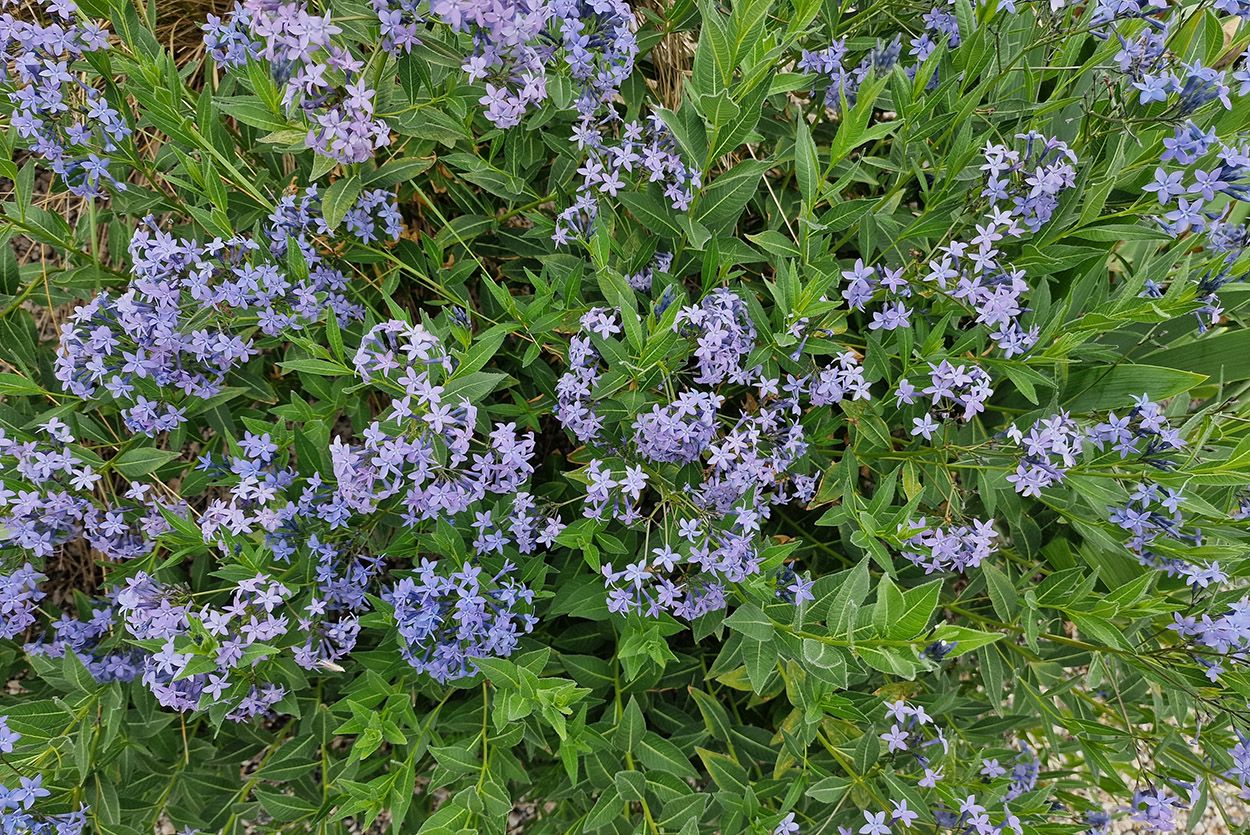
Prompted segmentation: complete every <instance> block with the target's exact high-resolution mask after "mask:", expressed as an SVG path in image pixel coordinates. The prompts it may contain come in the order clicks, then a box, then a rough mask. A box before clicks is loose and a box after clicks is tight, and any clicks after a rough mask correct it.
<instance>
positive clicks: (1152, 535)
mask: <svg viewBox="0 0 1250 835" xmlns="http://www.w3.org/2000/svg"><path fill="white" fill-rule="evenodd" d="M1183 500H1184V496H1182V494H1181V493H1180V491H1178V490H1173V489H1172V488H1170V487H1166V488H1160V487H1159V485H1157V484H1153V483H1151V482H1144V483H1142V484H1139V485H1137V487H1136V489H1134V490H1133V493H1132V495H1131V496H1130V497H1129V500H1128V501H1127V502H1126V503H1125V504H1124V505H1122V506H1120V507H1114V508H1112V509H1111V522H1112V524H1114V525H1117V526H1119V527H1120V528H1122V529H1123V530H1125V531H1127V532H1128V533H1129V538H1128V541H1127V542H1126V543H1125V545H1126V546H1127V547H1128V549H1129V550H1130V551H1132V552H1133V554H1134V555H1135V556H1136V557H1137V559H1138V561H1139V562H1140V563H1141V564H1142V565H1145V566H1148V567H1150V568H1157V569H1159V570H1161V571H1165V572H1166V573H1168V574H1170V575H1180V576H1184V577H1185V578H1186V582H1188V583H1189V584H1190V585H1193V586H1198V587H1201V588H1206V587H1207V586H1209V585H1211V584H1213V583H1215V584H1219V583H1223V582H1224V581H1225V580H1227V579H1228V577H1227V576H1226V575H1225V574H1224V572H1223V571H1221V570H1220V564H1219V563H1218V562H1216V563H1212V564H1211V565H1204V566H1199V565H1196V564H1194V563H1191V562H1189V561H1187V560H1185V559H1182V558H1180V557H1167V556H1163V555H1161V554H1160V553H1158V548H1159V547H1160V546H1162V545H1163V543H1164V542H1168V541H1170V542H1172V543H1177V544H1183V546H1182V547H1189V546H1193V547H1198V546H1201V545H1202V533H1201V532H1197V531H1196V532H1194V533H1188V532H1186V531H1185V529H1184V526H1185V517H1184V515H1183V514H1182V513H1181V510H1180V504H1181V502H1182V501H1183Z"/></svg>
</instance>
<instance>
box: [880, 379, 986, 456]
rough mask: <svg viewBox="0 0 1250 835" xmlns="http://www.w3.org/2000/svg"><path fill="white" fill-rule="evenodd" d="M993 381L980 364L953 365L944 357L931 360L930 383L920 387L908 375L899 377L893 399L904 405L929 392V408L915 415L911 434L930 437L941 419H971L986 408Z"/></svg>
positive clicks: (910, 403) (928, 438) (927, 438)
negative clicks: (920, 414) (919, 415)
mask: <svg viewBox="0 0 1250 835" xmlns="http://www.w3.org/2000/svg"><path fill="white" fill-rule="evenodd" d="M990 382H991V379H990V375H989V374H988V373H987V372H986V371H985V370H984V369H983V368H980V367H979V366H975V365H972V366H965V365H951V363H950V361H949V360H942V361H941V362H939V363H936V364H935V363H929V385H927V386H925V387H924V388H923V389H917V388H916V386H915V385H914V384H913V383H912V382H911V380H909V379H908V378H906V377H904V378H903V379H901V380H899V383H898V387H897V388H896V389H895V391H894V399H895V401H896V402H897V403H898V404H899V405H900V406H902V405H903V404H907V405H912V404H914V403H915V402H916V401H917V399H918V398H919V396H920V395H922V394H923V395H928V396H929V398H930V404H931V408H930V411H929V412H928V413H926V414H925V415H924V416H923V417H919V418H913V419H912V424H913V426H912V430H911V434H912V435H923V436H924V438H925V440H931V439H932V438H933V433H934V432H936V431H937V430H938V428H939V427H940V422H942V421H947V420H950V419H952V418H955V419H959V420H965V421H968V420H972V418H973V417H975V416H976V415H977V414H978V413H980V412H983V411H984V410H985V403H986V401H987V400H989V398H990V396H991V395H992V394H994V389H993V388H992V387H991V386H990ZM935 417H936V418H937V420H934V418H935Z"/></svg>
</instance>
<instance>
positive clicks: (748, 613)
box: [725, 603, 777, 641]
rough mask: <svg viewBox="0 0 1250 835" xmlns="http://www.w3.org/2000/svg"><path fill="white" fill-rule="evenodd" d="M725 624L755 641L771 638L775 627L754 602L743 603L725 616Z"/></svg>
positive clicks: (774, 632)
mask: <svg viewBox="0 0 1250 835" xmlns="http://www.w3.org/2000/svg"><path fill="white" fill-rule="evenodd" d="M725 625H726V626H728V627H729V628H730V629H732V630H734V631H735V632H741V633H742V634H743V635H746V636H747V637H748V638H751V639H752V640H755V641H768V640H771V639H772V637H773V635H774V634H776V631H777V630H776V627H775V626H774V625H773V622H772V620H770V619H769V617H768V615H766V614H764V611H763V610H762V609H760V607H759V606H756V605H755V604H754V603H743V604H742V605H741V606H739V607H738V608H737V609H735V610H734V612H733V614H732V615H730V616H729V617H727V618H725Z"/></svg>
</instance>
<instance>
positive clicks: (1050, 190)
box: [981, 131, 1076, 232]
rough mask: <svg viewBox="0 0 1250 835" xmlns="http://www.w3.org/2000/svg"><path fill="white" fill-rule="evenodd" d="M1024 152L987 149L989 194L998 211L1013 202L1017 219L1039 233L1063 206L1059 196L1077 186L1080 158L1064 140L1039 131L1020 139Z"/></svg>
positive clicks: (985, 168)
mask: <svg viewBox="0 0 1250 835" xmlns="http://www.w3.org/2000/svg"><path fill="white" fill-rule="evenodd" d="M1016 139H1017V140H1022V141H1023V142H1024V151H1023V152H1021V151H1018V150H1015V149H1013V148H1008V147H1007V146H1005V145H986V147H985V151H984V155H985V164H984V165H983V166H981V170H982V171H985V172H986V184H985V190H984V191H982V196H984V197H987V198H989V200H990V204H991V205H992V206H993V207H994V208H1001V206H1002V204H1004V203H1007V202H1009V201H1010V203H1011V207H1012V212H1013V214H1014V215H1015V217H1016V218H1017V219H1018V220H1019V221H1020V222H1021V223H1023V224H1024V225H1025V226H1027V227H1028V228H1029V230H1030V231H1032V232H1037V231H1038V230H1040V229H1041V228H1042V226H1044V225H1045V224H1046V223H1047V222H1049V221H1050V219H1051V217H1052V216H1053V215H1054V213H1055V209H1056V208H1058V206H1059V195H1060V194H1061V193H1062V192H1063V191H1064V190H1065V189H1070V188H1072V187H1073V186H1075V185H1076V168H1075V165H1076V154H1074V153H1072V149H1071V148H1069V147H1068V144H1067V143H1066V142H1064V141H1063V140H1060V139H1054V138H1051V137H1047V136H1044V135H1043V134H1040V133H1038V132H1036V131H1030V132H1028V133H1022V134H1017V135H1016Z"/></svg>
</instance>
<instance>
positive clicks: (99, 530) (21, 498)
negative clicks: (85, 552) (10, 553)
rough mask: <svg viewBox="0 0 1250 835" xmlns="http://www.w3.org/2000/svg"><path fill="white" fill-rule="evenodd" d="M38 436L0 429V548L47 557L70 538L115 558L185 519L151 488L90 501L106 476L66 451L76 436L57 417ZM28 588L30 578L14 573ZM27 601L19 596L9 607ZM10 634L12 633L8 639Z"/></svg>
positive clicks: (136, 552)
mask: <svg viewBox="0 0 1250 835" xmlns="http://www.w3.org/2000/svg"><path fill="white" fill-rule="evenodd" d="M39 434H40V439H39V440H35V441H16V440H13V439H12V438H9V437H8V436H7V435H6V434H5V433H4V432H3V430H0V462H3V463H4V465H5V467H6V470H5V472H6V475H5V478H4V479H3V481H0V510H2V511H3V512H2V514H0V543H4V544H6V545H10V546H16V547H18V548H22V549H25V550H29V551H30V552H31V553H32V554H34V555H35V556H39V557H47V556H49V555H51V554H52V552H53V550H54V549H55V548H56V547H58V546H61V545H64V544H65V543H67V542H69V541H71V540H77V539H82V540H83V541H84V542H85V543H86V544H87V545H88V546H90V547H91V548H94V549H95V550H97V551H99V552H100V553H102V554H103V555H104V556H106V557H108V558H110V559H115V560H127V559H133V558H135V557H139V556H143V555H144V554H147V553H148V552H149V551H151V550H152V547H153V543H154V542H155V540H156V538H157V537H159V536H160V535H161V534H163V533H165V532H166V531H168V530H169V529H170V525H169V522H168V520H167V519H166V517H165V514H166V513H176V514H179V515H182V514H185V512H186V510H185V505H184V504H183V503H182V502H181V501H171V500H167V499H165V498H162V497H161V495H160V493H158V491H157V489H155V488H154V487H153V485H151V484H144V483H140V482H131V483H130V485H129V487H128V488H127V489H126V490H125V491H124V492H123V493H122V494H121V495H120V496H114V500H113V502H112V504H111V506H109V505H106V506H104V507H101V506H99V505H98V504H97V503H96V502H95V501H94V500H93V494H94V491H95V488H96V484H97V483H99V482H100V481H101V480H102V479H103V478H104V475H103V474H102V473H100V472H97V471H96V469H95V467H93V466H92V465H91V464H89V463H87V462H86V461H84V460H82V459H81V458H80V457H79V456H78V455H77V454H76V453H75V452H74V450H73V449H72V448H71V445H72V444H74V442H75V439H74V436H73V434H72V433H71V432H70V430H69V427H68V426H66V425H65V424H64V423H63V422H61V421H60V419H58V418H50V419H49V420H48V422H47V423H44V424H42V425H41V426H40V427H39ZM16 576H20V577H21V578H23V579H22V581H21V582H25V583H30V584H31V585H33V583H32V582H31V575H30V574H29V573H24V572H19V573H18V575H16ZM28 599H29V598H26V597H22V596H20V595H19V596H18V597H17V598H15V601H14V603H15V605H17V607H18V608H19V609H20V603H21V601H23V600H28ZM10 637H12V636H10Z"/></svg>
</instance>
